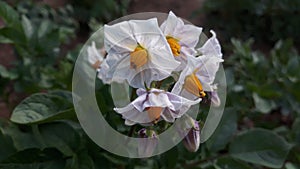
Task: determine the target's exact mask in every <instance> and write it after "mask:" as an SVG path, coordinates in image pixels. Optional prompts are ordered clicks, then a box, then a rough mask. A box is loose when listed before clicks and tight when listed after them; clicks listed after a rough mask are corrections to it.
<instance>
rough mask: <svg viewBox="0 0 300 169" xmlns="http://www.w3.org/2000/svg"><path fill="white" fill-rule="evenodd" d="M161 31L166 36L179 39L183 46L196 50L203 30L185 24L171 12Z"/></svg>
mask: <svg viewBox="0 0 300 169" xmlns="http://www.w3.org/2000/svg"><path fill="white" fill-rule="evenodd" d="M161 30H162V31H163V33H164V34H165V35H166V36H172V37H174V38H176V39H179V42H180V44H181V45H182V46H186V47H191V48H194V47H195V46H196V45H197V43H198V40H199V36H200V34H201V32H202V28H200V27H197V26H194V25H191V24H184V22H183V21H182V19H180V18H179V17H177V16H176V15H175V14H174V13H173V12H172V11H170V12H169V15H168V18H167V20H166V21H164V22H163V23H162V25H161Z"/></svg>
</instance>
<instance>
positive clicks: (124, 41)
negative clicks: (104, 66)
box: [104, 21, 137, 53]
mask: <svg viewBox="0 0 300 169" xmlns="http://www.w3.org/2000/svg"><path fill="white" fill-rule="evenodd" d="M104 37H105V38H104V46H105V50H106V51H107V52H108V53H123V52H128V51H133V50H134V49H135V47H136V46H137V42H136V40H135V38H134V36H133V34H132V30H131V26H130V23H129V21H123V22H120V23H117V24H114V25H104Z"/></svg>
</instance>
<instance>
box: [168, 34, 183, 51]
mask: <svg viewBox="0 0 300 169" xmlns="http://www.w3.org/2000/svg"><path fill="white" fill-rule="evenodd" d="M167 42H168V43H169V46H170V48H171V50H172V53H173V55H174V56H179V55H180V48H181V46H180V45H179V43H178V40H177V39H175V38H173V37H170V36H167Z"/></svg>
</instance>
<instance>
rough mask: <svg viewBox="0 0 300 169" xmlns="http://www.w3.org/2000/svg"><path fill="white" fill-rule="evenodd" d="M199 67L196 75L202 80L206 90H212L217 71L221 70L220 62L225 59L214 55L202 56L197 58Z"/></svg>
mask: <svg viewBox="0 0 300 169" xmlns="http://www.w3.org/2000/svg"><path fill="white" fill-rule="evenodd" d="M196 60H197V61H196V63H197V68H199V70H198V71H197V72H196V76H197V77H198V79H199V80H200V82H201V84H202V86H203V89H204V91H212V90H213V88H212V83H213V82H214V80H215V76H216V72H217V71H218V70H219V64H220V62H223V59H220V58H218V57H213V56H200V57H198V58H196Z"/></svg>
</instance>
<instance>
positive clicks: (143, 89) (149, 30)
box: [87, 12, 223, 154]
mask: <svg viewBox="0 0 300 169" xmlns="http://www.w3.org/2000/svg"><path fill="white" fill-rule="evenodd" d="M210 32H211V34H212V37H211V38H209V39H208V40H207V41H206V42H205V43H204V45H202V46H201V47H198V48H197V45H198V43H199V42H198V41H199V37H200V34H201V33H202V28H200V27H197V26H194V25H192V24H186V23H185V22H184V21H183V20H182V19H180V18H178V17H177V16H175V14H174V13H172V12H170V13H169V15H168V18H167V19H166V20H165V21H164V22H163V23H162V24H161V25H159V24H158V21H157V19H156V18H152V19H148V20H129V21H123V22H120V23H117V24H114V25H105V26H104V49H105V52H104V51H103V50H102V52H101V51H100V50H98V49H97V48H96V45H95V43H94V42H92V45H91V46H89V47H88V49H87V52H88V60H89V62H90V64H91V65H92V66H93V67H94V68H95V69H97V70H98V77H99V78H100V79H101V80H102V81H103V83H105V84H110V83H112V82H118V83H128V84H129V85H130V86H131V87H132V88H133V90H136V98H135V99H134V100H132V102H131V103H130V104H128V105H127V106H125V107H118V108H115V109H114V110H115V111H116V112H117V113H119V114H121V115H122V118H123V119H125V124H126V125H129V126H131V125H135V124H140V125H142V126H145V127H147V126H154V125H156V124H157V123H159V122H160V121H164V122H166V123H173V122H174V121H175V120H176V119H178V118H181V117H182V116H183V115H185V114H186V112H187V111H188V110H189V109H190V107H191V106H192V105H195V104H198V103H199V102H201V100H202V99H203V98H205V97H207V93H210V96H211V97H210V98H211V103H212V104H213V105H214V106H218V105H220V99H219V97H218V95H217V92H216V91H217V85H216V84H214V80H215V75H216V72H217V70H218V69H219V63H220V62H223V59H222V53H221V47H220V44H219V42H218V40H217V38H216V34H215V32H214V31H210ZM104 55H106V56H105V57H104ZM170 77H172V79H173V83H168V84H169V85H168V86H167V87H162V86H163V85H162V84H164V82H165V81H166V79H168V78H170ZM190 121H192V125H191V126H193V127H192V128H189V130H190V131H189V132H186V133H185V134H186V137H185V139H184V142H185V144H184V145H186V147H187V149H188V150H189V151H193V152H194V151H197V149H198V148H199V144H200V126H199V124H198V122H197V121H196V120H194V119H190ZM179 130H180V129H179ZM146 131H147V129H146V128H143V129H142V130H140V132H139V135H143V136H141V137H142V138H146V137H149V138H153V139H152V140H151V141H150V142H151V144H152V146H149V145H142V143H141V146H140V147H141V148H143V147H144V150H143V149H141V150H139V152H147V154H149V153H150V154H151V149H154V148H155V146H154V145H156V144H157V143H154V142H156V141H157V140H158V138H159V137H158V135H156V133H155V131H153V130H151V132H146ZM179 132H180V133H182V132H181V131H179ZM147 133H151V134H149V135H147ZM143 143H145V144H146V143H147V141H144V142H143ZM149 147H150V148H149ZM152 151H153V150H152Z"/></svg>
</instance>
